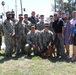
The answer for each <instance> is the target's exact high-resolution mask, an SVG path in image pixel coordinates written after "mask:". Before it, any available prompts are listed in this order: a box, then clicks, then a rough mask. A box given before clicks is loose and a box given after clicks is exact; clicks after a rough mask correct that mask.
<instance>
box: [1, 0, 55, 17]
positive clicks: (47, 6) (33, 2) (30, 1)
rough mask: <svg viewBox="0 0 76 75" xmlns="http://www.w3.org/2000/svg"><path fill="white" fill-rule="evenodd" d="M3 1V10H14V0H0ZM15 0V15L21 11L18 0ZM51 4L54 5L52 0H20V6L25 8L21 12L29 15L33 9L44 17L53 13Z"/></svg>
mask: <svg viewBox="0 0 76 75" xmlns="http://www.w3.org/2000/svg"><path fill="white" fill-rule="evenodd" d="M2 1H4V2H5V6H4V8H5V12H7V11H11V10H12V9H14V11H15V0H0V3H1V2H2ZM16 1H17V15H18V14H20V13H21V10H20V9H21V7H20V0H16ZM52 5H54V0H22V7H23V8H25V9H26V11H25V12H23V14H28V15H29V16H31V11H35V12H36V14H40V15H41V14H43V15H45V17H48V16H49V15H51V14H53V11H52V9H53V8H52ZM0 9H1V10H0V13H2V12H4V10H3V6H2V5H1V4H0Z"/></svg>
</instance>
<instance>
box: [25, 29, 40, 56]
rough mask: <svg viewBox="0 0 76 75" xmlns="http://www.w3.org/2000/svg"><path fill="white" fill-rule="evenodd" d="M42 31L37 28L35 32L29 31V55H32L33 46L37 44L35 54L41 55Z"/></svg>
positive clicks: (27, 46)
mask: <svg viewBox="0 0 76 75" xmlns="http://www.w3.org/2000/svg"><path fill="white" fill-rule="evenodd" d="M40 43H41V42H40V32H39V31H38V30H35V32H32V31H29V32H28V34H27V44H26V46H25V49H26V52H27V55H31V51H32V46H33V45H35V48H33V51H34V55H39V49H38V47H39V45H40Z"/></svg>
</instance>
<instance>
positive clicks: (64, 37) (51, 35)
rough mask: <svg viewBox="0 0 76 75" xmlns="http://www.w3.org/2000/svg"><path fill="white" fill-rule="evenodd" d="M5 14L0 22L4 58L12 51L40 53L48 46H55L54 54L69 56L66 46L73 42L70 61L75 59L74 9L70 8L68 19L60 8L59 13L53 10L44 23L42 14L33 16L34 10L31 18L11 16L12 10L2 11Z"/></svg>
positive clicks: (26, 53) (36, 54)
mask: <svg viewBox="0 0 76 75" xmlns="http://www.w3.org/2000/svg"><path fill="white" fill-rule="evenodd" d="M6 17H7V18H6V20H5V21H4V23H3V24H1V23H0V26H2V27H3V28H1V27H0V29H3V30H2V32H3V33H4V39H5V45H6V49H5V56H6V57H11V56H12V54H13V53H15V55H20V54H25V55H27V57H31V53H32V52H33V53H34V55H35V56H40V55H41V53H44V52H45V51H46V50H47V49H48V46H49V45H53V46H54V45H55V46H54V47H55V48H56V56H57V57H60V56H61V57H62V58H64V59H70V49H69V46H70V44H73V57H72V60H76V34H73V33H72V27H74V26H75V25H76V11H73V13H72V19H71V18H70V16H68V15H66V13H65V12H64V11H63V12H62V13H61V15H59V14H58V12H55V13H54V15H50V17H49V18H50V22H49V23H48V22H45V20H44V15H40V18H37V17H35V11H32V13H31V17H28V14H24V17H23V15H22V14H19V20H17V19H15V13H14V12H13V11H12V12H10V11H8V12H6ZM0 32H1V30H0ZM57 39H58V40H57ZM57 41H58V42H57ZM64 45H65V46H64ZM65 49H66V50H65Z"/></svg>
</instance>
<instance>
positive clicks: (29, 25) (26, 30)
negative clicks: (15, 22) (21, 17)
mask: <svg viewBox="0 0 76 75" xmlns="http://www.w3.org/2000/svg"><path fill="white" fill-rule="evenodd" d="M24 24H25V34H26V35H27V33H28V32H29V31H30V30H31V22H30V21H26V22H25V21H24Z"/></svg>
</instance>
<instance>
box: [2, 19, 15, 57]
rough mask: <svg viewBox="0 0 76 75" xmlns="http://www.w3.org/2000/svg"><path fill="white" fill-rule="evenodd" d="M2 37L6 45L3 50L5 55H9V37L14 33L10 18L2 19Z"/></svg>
mask: <svg viewBox="0 0 76 75" xmlns="http://www.w3.org/2000/svg"><path fill="white" fill-rule="evenodd" d="M3 29H4V38H5V45H6V50H5V55H6V56H10V55H11V54H12V49H13V46H12V37H10V35H11V34H14V30H13V22H12V21H11V20H9V21H8V20H7V19H6V20H5V21H4V26H3Z"/></svg>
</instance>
